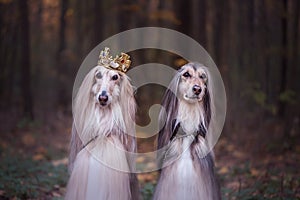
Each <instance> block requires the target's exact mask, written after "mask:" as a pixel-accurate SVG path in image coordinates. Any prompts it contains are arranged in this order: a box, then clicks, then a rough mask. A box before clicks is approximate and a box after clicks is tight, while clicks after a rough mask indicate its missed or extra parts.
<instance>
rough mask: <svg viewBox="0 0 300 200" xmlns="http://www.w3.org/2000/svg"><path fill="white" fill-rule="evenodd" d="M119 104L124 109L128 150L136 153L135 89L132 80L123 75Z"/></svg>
mask: <svg viewBox="0 0 300 200" xmlns="http://www.w3.org/2000/svg"><path fill="white" fill-rule="evenodd" d="M119 98H120V99H119V102H120V106H121V109H122V114H123V119H124V123H125V128H126V130H123V132H124V133H125V135H126V137H127V139H126V144H127V145H126V150H127V151H129V152H135V150H136V147H135V113H136V102H135V98H134V91H133V87H132V85H131V83H130V78H129V77H128V76H127V75H126V74H122V83H121V91H120V96H119Z"/></svg>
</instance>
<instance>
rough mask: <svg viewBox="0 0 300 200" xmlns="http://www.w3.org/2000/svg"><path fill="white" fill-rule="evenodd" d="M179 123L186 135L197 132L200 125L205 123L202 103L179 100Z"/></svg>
mask: <svg viewBox="0 0 300 200" xmlns="http://www.w3.org/2000/svg"><path fill="white" fill-rule="evenodd" d="M177 123H180V126H181V127H182V129H183V131H184V132H185V133H186V134H192V133H194V132H195V131H197V130H198V129H199V125H200V123H204V109H203V105H202V103H201V102H200V103H188V102H186V101H185V100H179V102H178V113H177Z"/></svg>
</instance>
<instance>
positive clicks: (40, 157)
mask: <svg viewBox="0 0 300 200" xmlns="http://www.w3.org/2000/svg"><path fill="white" fill-rule="evenodd" d="M44 158H45V156H44V155H43V154H40V153H39V154H35V155H34V156H33V157H32V159H33V160H35V161H39V160H43V159H44Z"/></svg>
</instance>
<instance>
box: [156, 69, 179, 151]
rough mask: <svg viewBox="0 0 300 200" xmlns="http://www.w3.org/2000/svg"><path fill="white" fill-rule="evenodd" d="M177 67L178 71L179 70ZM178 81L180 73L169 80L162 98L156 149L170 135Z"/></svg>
mask: <svg viewBox="0 0 300 200" xmlns="http://www.w3.org/2000/svg"><path fill="white" fill-rule="evenodd" d="M180 70H181V69H179V70H178V71H180ZM179 81H180V73H176V74H175V75H174V78H173V79H172V81H171V82H170V84H169V86H168V89H167V90H166V92H165V94H164V97H163V100H162V109H161V110H160V113H159V117H158V120H159V134H158V142H157V147H158V149H161V148H163V147H164V146H165V145H167V144H168V142H169V141H170V138H171V136H172V132H173V128H174V127H176V125H175V126H174V122H175V121H174V120H175V118H176V116H177V111H178V110H177V106H178V99H177V90H178V84H179Z"/></svg>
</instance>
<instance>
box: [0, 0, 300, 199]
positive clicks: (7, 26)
mask: <svg viewBox="0 0 300 200" xmlns="http://www.w3.org/2000/svg"><path fill="white" fill-rule="evenodd" d="M144 26H158V27H164V28H170V29H174V30H177V31H180V32H182V33H184V34H187V35H188V36H190V37H192V38H193V39H195V40H196V41H198V42H199V43H200V44H201V45H202V46H203V47H204V48H205V49H206V50H207V51H208V53H209V54H210V55H211V57H212V59H213V60H214V61H215V63H216V65H217V66H218V68H219V71H220V72H221V75H222V77H223V81H224V84H225V88H226V92H227V105H228V108H227V117H226V124H225V128H224V131H223V134H222V135H221V138H220V140H219V142H218V143H217V145H216V162H217V163H216V164H217V172H218V175H219V177H220V182H221V185H222V194H223V197H224V198H225V199H250V198H251V197H252V198H253V199H273V198H274V199H297V198H300V176H299V174H300V172H299V168H300V165H299V163H300V129H299V127H300V104H299V91H300V83H299V80H298V79H299V76H300V67H299V65H300V1H299V0H247V1H242V0H228V1H221V0H210V1H208V0H185V1H183V0H164V1H163V0H148V1H146V0H136V1H133V0H111V1H108V0H107V1H99V0H87V1H82V0H0V31H1V32H0V69H1V72H0V121H1V126H0V131H1V132H0V134H1V141H0V153H1V166H0V180H1V181H0V198H12V197H20V198H37V199H41V198H46V197H47V198H48V197H54V198H61V197H62V196H63V194H64V188H65V184H66V181H67V178H68V175H67V172H66V164H67V159H66V157H67V154H68V143H69V134H70V127H71V122H72V108H71V103H72V87H73V82H74V80H75V76H76V73H77V70H78V69H79V67H80V64H81V62H82V61H83V59H84V58H85V56H86V55H87V54H88V53H89V52H90V51H91V50H92V49H93V48H94V47H95V46H96V45H98V44H99V43H100V42H102V41H103V40H105V39H107V38H108V37H110V36H112V35H114V34H117V33H119V32H121V31H125V30H128V29H132V28H137V27H144ZM174 42H176V41H174ZM120 51H121V50H120ZM129 53H130V54H131V56H132V59H133V66H137V65H140V64H143V63H148V62H158V63H163V64H167V65H169V66H172V67H174V68H178V65H179V64H180V63H181V62H179V61H178V59H177V56H176V55H173V54H172V53H171V52H164V51H159V50H153V49H144V50H138V51H135V52H129ZM164 89H165V88H162V87H158V86H156V85H149V86H144V87H143V88H141V89H140V90H139V91H138V92H137V94H136V98H137V102H138V104H139V109H138V123H140V124H144V125H145V124H147V123H148V122H149V119H148V115H147V112H148V109H149V107H150V106H151V105H152V104H154V103H159V102H160V100H161V97H162V94H163V92H164ZM141 102H142V103H141ZM153 140H154V139H153V138H152V139H151V138H150V139H149V140H141V141H139V151H147V150H151V149H153V147H152V146H151V144H152V142H153ZM147 145H148V146H149V147H147ZM141 162H143V161H141ZM139 179H140V182H141V183H142V184H141V185H142V187H141V191H142V194H143V197H144V199H147V198H150V197H151V194H152V192H153V188H154V186H155V182H156V179H157V172H153V173H147V174H141V175H139Z"/></svg>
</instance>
